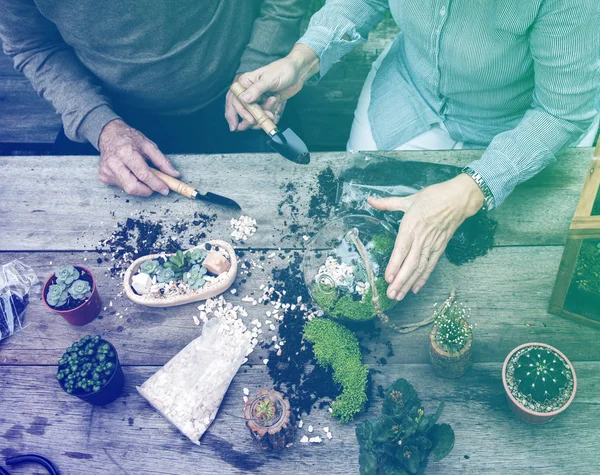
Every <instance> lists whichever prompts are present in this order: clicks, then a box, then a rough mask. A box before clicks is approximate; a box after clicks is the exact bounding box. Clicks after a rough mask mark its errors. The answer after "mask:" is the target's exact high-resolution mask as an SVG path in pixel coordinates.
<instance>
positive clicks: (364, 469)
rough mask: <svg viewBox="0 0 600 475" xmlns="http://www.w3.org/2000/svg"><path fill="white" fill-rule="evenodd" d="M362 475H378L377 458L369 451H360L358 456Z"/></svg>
mask: <svg viewBox="0 0 600 475" xmlns="http://www.w3.org/2000/svg"><path fill="white" fill-rule="evenodd" d="M358 463H359V465H360V475H377V457H375V455H373V454H372V453H370V452H369V451H368V450H365V449H362V448H361V449H360V455H359V456H358Z"/></svg>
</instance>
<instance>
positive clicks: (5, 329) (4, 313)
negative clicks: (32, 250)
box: [0, 260, 39, 340]
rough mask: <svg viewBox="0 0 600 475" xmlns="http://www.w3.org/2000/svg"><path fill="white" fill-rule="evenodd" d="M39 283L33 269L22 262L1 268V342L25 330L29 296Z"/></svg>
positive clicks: (4, 265) (12, 262)
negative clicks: (24, 324)
mask: <svg viewBox="0 0 600 475" xmlns="http://www.w3.org/2000/svg"><path fill="white" fill-rule="evenodd" d="M38 283H39V280H38V278H37V275H35V272H33V269H32V268H31V267H29V266H26V265H25V264H23V263H22V262H21V261H18V260H14V261H11V262H9V263H8V264H3V265H2V266H0V340H3V339H5V338H8V337H9V336H11V335H13V334H14V333H16V332H17V331H19V330H21V329H22V328H23V323H24V318H25V309H26V308H27V305H28V304H29V294H30V293H31V292H32V289H33V288H34V286H36V285H37V284H38Z"/></svg>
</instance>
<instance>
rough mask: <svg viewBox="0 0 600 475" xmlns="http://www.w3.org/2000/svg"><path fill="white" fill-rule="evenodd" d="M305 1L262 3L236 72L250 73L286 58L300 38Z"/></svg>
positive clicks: (306, 2)
mask: <svg viewBox="0 0 600 475" xmlns="http://www.w3.org/2000/svg"><path fill="white" fill-rule="evenodd" d="M307 5H308V1H307V0H263V2H262V4H261V9H260V14H259V17H258V18H257V19H256V20H255V21H254V27H253V29H252V36H251V38H250V42H249V43H248V46H247V47H246V50H245V51H244V54H243V55H242V58H241V61H240V66H239V68H238V73H245V72H248V71H254V70H255V69H258V68H260V67H262V66H266V65H267V64H269V63H271V62H273V61H275V60H277V59H280V58H282V57H284V56H285V55H287V54H288V53H289V52H290V50H291V49H292V46H293V45H294V43H295V42H296V40H297V39H298V37H299V35H300V22H301V21H302V18H303V16H304V15H305V13H306V9H307Z"/></svg>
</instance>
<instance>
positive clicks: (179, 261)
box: [159, 250, 192, 282]
mask: <svg viewBox="0 0 600 475" xmlns="http://www.w3.org/2000/svg"><path fill="white" fill-rule="evenodd" d="M191 257H192V256H191V253H189V252H186V253H185V254H184V253H183V252H182V251H181V250H179V251H177V252H176V253H175V254H173V255H172V256H171V257H169V260H168V261H167V262H165V263H164V264H163V268H165V269H171V270H172V271H173V273H174V274H175V277H176V278H178V279H179V278H181V276H182V275H183V274H184V272H187V271H188V270H189V268H190V259H191ZM159 282H160V281H159Z"/></svg>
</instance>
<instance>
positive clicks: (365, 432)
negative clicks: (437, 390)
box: [356, 379, 454, 475]
mask: <svg viewBox="0 0 600 475" xmlns="http://www.w3.org/2000/svg"><path fill="white" fill-rule="evenodd" d="M443 410H444V403H441V404H440V405H439V407H438V409H437V411H436V412H435V414H433V415H429V416H427V415H425V411H424V409H423V405H422V404H421V400H420V399H419V396H418V394H417V392H416V391H415V389H414V388H413V386H412V385H411V384H410V383H409V382H408V381H406V380H405V379H398V380H396V381H395V382H394V383H393V384H392V385H391V386H390V387H389V388H388V390H387V391H386V394H385V399H384V401H383V407H382V409H381V416H380V418H379V419H376V420H369V421H365V422H363V423H362V424H359V425H358V426H357V428H356V438H357V440H358V443H359V445H360V456H359V463H360V473H361V474H362V475H377V474H386V475H409V474H417V475H420V474H423V473H425V469H426V468H427V463H428V461H429V456H430V455H431V454H433V456H434V458H435V459H436V460H441V459H443V458H444V457H445V456H446V455H448V454H449V453H450V451H451V450H452V448H453V447H454V431H453V430H452V428H451V427H450V426H449V425H448V424H437V421H438V419H439V417H440V416H441V414H442V411H443Z"/></svg>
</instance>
